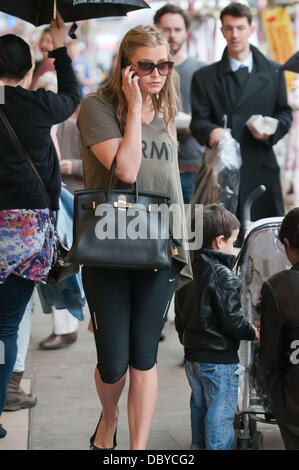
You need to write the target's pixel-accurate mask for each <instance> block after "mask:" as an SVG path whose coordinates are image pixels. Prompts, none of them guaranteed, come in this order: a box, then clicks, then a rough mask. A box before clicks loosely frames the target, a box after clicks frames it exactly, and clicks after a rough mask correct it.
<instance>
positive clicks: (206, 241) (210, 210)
mask: <svg viewBox="0 0 299 470" xmlns="http://www.w3.org/2000/svg"><path fill="white" fill-rule="evenodd" d="M239 228H240V222H239V221H238V219H237V217H236V216H235V215H234V214H232V213H231V212H230V211H228V210H227V209H225V207H223V206H220V205H219V204H208V205H207V206H204V208H203V240H202V241H203V243H202V246H203V248H212V243H213V241H214V240H215V239H216V238H217V237H220V236H221V235H223V236H224V240H225V241H226V240H228V239H229V238H230V236H231V235H232V233H233V230H236V229H239Z"/></svg>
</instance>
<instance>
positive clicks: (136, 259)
mask: <svg viewBox="0 0 299 470" xmlns="http://www.w3.org/2000/svg"><path fill="white" fill-rule="evenodd" d="M115 167H116V158H115V159H114V161H113V164H112V166H111V170H110V179H109V186H108V188H105V189H87V190H80V191H75V195H74V226H73V246H72V248H71V250H70V252H69V255H68V258H69V260H71V261H72V262H74V263H78V264H80V265H84V266H94V267H104V268H116V269H143V270H145V269H155V270H158V269H167V268H169V267H170V265H171V254H172V251H171V240H170V236H169V221H168V220H167V216H166V217H165V214H166V213H167V214H168V208H169V202H170V196H169V195H167V194H163V193H155V192H149V191H140V192H139V191H138V183H137V181H136V183H135V184H134V188H133V189H125V190H124V189H112V180H113V176H114V172H115ZM160 205H162V207H163V210H164V216H163V213H162V212H161V210H159V209H158V208H160V209H161V206H160ZM136 229H137V230H136Z"/></svg>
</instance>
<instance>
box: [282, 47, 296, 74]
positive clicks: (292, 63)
mask: <svg viewBox="0 0 299 470" xmlns="http://www.w3.org/2000/svg"><path fill="white" fill-rule="evenodd" d="M280 68H281V69H282V70H288V71H289V72H296V73H299V51H297V52H296V54H294V55H292V57H291V58H290V59H289V60H287V61H286V62H285V63H284V64H283V65H282V66H281V67H280Z"/></svg>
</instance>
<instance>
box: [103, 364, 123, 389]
mask: <svg viewBox="0 0 299 470" xmlns="http://www.w3.org/2000/svg"><path fill="white" fill-rule="evenodd" d="M97 370H98V372H99V374H100V378H101V380H102V382H104V383H105V384H116V383H117V382H120V381H121V380H125V379H126V374H127V370H128V365H127V366H124V367H123V368H120V367H117V366H114V365H113V364H108V365H105V366H104V365H103V364H100V363H98V364H97Z"/></svg>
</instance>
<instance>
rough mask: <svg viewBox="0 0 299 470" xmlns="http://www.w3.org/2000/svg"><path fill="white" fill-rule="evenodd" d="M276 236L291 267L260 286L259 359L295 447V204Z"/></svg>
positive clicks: (298, 429) (298, 341) (298, 261)
mask: <svg viewBox="0 0 299 470" xmlns="http://www.w3.org/2000/svg"><path fill="white" fill-rule="evenodd" d="M278 238H279V240H280V241H281V243H283V245H284V247H285V251H286V255H287V257H288V259H289V261H290V263H291V265H292V268H291V269H289V270H286V271H282V272H280V273H278V274H276V275H275V276H272V277H271V278H270V279H269V280H268V281H266V282H265V283H264V284H263V286H262V291H261V301H260V306H259V308H260V313H261V347H260V360H261V363H262V366H263V369H264V377H265V383H266V388H267V390H268V393H269V395H270V398H271V399H272V403H273V411H274V415H275V417H276V419H277V421H278V425H279V428H280V432H281V436H282V439H283V441H284V444H285V448H286V449H287V450H296V449H299V207H296V208H295V209H292V210H291V211H290V212H288V213H287V215H286V216H285V218H284V219H283V221H282V224H281V227H280V231H279V235H278Z"/></svg>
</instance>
